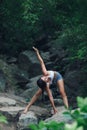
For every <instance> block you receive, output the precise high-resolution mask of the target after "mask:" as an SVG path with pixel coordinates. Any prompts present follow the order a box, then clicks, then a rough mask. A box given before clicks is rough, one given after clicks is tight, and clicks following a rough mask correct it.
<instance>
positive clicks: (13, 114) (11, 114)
mask: <svg viewBox="0 0 87 130" xmlns="http://www.w3.org/2000/svg"><path fill="white" fill-rule="evenodd" d="M22 110H24V107H20V106H8V107H2V108H0V113H2V114H3V115H4V116H6V117H7V120H8V121H14V120H15V119H16V118H18V117H17V114H18V112H20V111H22Z"/></svg>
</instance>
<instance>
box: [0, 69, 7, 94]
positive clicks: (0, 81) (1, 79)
mask: <svg viewBox="0 0 87 130" xmlns="http://www.w3.org/2000/svg"><path fill="white" fill-rule="evenodd" d="M5 89H6V77H5V74H4V72H3V71H2V70H0V90H1V91H4V90H5Z"/></svg>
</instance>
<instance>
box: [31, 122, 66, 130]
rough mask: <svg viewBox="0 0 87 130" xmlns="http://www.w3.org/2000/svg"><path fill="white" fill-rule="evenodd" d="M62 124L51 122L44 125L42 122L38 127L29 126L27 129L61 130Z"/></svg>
mask: <svg viewBox="0 0 87 130" xmlns="http://www.w3.org/2000/svg"><path fill="white" fill-rule="evenodd" d="M63 127H64V123H63V122H61V123H57V122H56V121H51V122H48V123H45V122H44V121H40V122H39V124H38V125H35V124H30V125H29V128H31V129H32V130H63Z"/></svg>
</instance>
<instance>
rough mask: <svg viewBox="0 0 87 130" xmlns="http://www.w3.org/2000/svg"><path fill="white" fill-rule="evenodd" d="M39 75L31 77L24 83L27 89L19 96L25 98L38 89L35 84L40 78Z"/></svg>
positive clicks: (30, 96)
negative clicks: (28, 81)
mask: <svg viewBox="0 0 87 130" xmlns="http://www.w3.org/2000/svg"><path fill="white" fill-rule="evenodd" d="M40 76H41V75H39V76H37V77H34V78H31V79H30V83H28V84H27V85H26V88H28V89H27V90H25V91H24V92H23V93H22V94H20V96H22V97H25V98H32V96H33V95H34V94H35V93H36V91H37V90H38V86H37V80H38V79H39V78H40Z"/></svg>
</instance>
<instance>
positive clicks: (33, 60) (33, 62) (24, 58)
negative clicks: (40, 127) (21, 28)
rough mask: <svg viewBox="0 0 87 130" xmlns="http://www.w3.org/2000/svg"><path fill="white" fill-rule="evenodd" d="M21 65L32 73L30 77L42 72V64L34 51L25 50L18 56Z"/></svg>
mask: <svg viewBox="0 0 87 130" xmlns="http://www.w3.org/2000/svg"><path fill="white" fill-rule="evenodd" d="M18 64H19V67H20V68H21V69H23V70H25V71H28V72H29V73H30V75H29V76H30V77H33V76H36V75H38V74H40V64H39V61H38V60H37V57H36V54H35V52H33V51H24V52H21V53H20V54H19V57H18Z"/></svg>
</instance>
